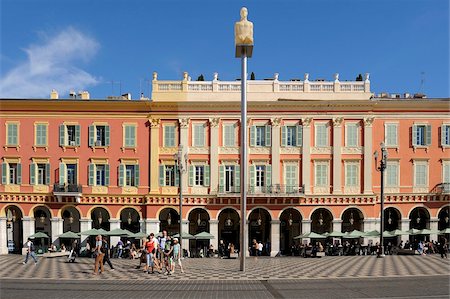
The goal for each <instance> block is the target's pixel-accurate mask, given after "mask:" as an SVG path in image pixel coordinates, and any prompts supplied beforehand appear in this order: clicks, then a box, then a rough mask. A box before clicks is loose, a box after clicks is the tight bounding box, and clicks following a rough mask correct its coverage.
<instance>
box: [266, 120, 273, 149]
mask: <svg viewBox="0 0 450 299" xmlns="http://www.w3.org/2000/svg"><path fill="white" fill-rule="evenodd" d="M271 129H272V127H271V126H269V125H266V128H265V131H266V144H265V146H270V144H271V140H270V139H271V138H270V137H271V136H272V130H271Z"/></svg>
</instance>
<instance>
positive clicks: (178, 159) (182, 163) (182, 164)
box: [169, 144, 187, 256]
mask: <svg viewBox="0 0 450 299" xmlns="http://www.w3.org/2000/svg"><path fill="white" fill-rule="evenodd" d="M183 158H184V160H183ZM174 159H175V164H176V166H177V168H178V186H179V192H180V194H179V195H180V198H179V201H180V202H179V209H180V232H179V234H180V240H179V243H178V244H180V251H181V255H182V256H183V247H182V241H181V240H182V239H183V237H182V231H183V230H182V226H183V217H182V215H183V188H182V187H183V183H182V182H183V181H182V174H183V172H185V171H186V168H187V154H186V155H185V156H184V157H183V145H182V144H180V145H179V146H178V152H177V153H176V154H175V155H174ZM169 215H170V214H169Z"/></svg>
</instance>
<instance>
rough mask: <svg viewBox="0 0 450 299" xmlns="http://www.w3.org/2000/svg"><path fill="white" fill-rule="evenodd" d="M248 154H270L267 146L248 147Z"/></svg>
mask: <svg viewBox="0 0 450 299" xmlns="http://www.w3.org/2000/svg"><path fill="white" fill-rule="evenodd" d="M250 154H267V155H269V154H270V147H269V146H258V147H250Z"/></svg>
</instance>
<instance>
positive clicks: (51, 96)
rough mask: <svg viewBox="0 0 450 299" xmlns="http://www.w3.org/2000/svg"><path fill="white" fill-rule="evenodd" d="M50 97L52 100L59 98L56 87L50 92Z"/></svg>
mask: <svg viewBox="0 0 450 299" xmlns="http://www.w3.org/2000/svg"><path fill="white" fill-rule="evenodd" d="M50 99H52V100H57V99H59V95H58V92H57V91H56V90H55V89H52V91H51V92H50Z"/></svg>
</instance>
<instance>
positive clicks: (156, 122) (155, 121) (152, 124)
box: [150, 118, 161, 128]
mask: <svg viewBox="0 0 450 299" xmlns="http://www.w3.org/2000/svg"><path fill="white" fill-rule="evenodd" d="M160 125H161V119H160V118H150V127H151V128H159V127H160Z"/></svg>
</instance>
